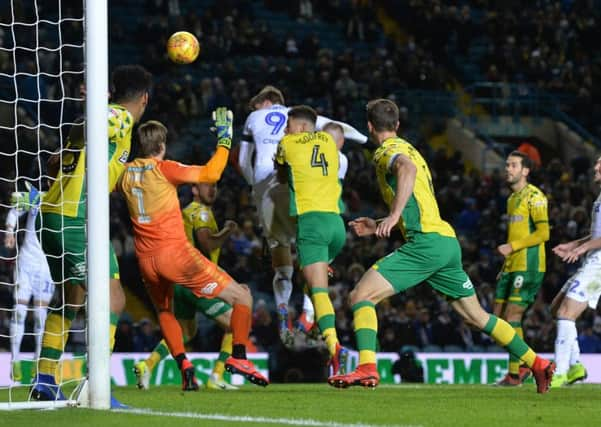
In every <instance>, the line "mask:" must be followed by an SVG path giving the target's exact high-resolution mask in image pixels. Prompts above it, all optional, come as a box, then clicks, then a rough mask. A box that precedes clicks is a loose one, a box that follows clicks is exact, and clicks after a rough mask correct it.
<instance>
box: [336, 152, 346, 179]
mask: <svg viewBox="0 0 601 427" xmlns="http://www.w3.org/2000/svg"><path fill="white" fill-rule="evenodd" d="M338 163H339V167H338V179H340V180H344V177H345V176H346V171H347V170H348V158H347V157H346V156H345V155H344V154H342V153H341V152H340V151H339V152H338Z"/></svg>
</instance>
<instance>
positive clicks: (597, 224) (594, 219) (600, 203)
mask: <svg viewBox="0 0 601 427" xmlns="http://www.w3.org/2000/svg"><path fill="white" fill-rule="evenodd" d="M599 210H601V193H599V196H597V200H595V203H593V211H592V212H591V239H598V238H599V237H601V215H599Z"/></svg>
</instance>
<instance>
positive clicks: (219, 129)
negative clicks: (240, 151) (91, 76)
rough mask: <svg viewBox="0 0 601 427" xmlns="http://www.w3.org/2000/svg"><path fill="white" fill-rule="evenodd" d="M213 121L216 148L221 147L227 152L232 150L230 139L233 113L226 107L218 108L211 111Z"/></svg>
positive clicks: (232, 132)
mask: <svg viewBox="0 0 601 427" xmlns="http://www.w3.org/2000/svg"><path fill="white" fill-rule="evenodd" d="M213 121H214V122H215V127H214V129H215V132H216V133H217V146H220V145H221V146H222V147H225V148H227V149H228V150H229V149H230V148H232V137H233V136H234V130H233V128H232V124H233V123H234V113H232V112H231V111H230V110H228V109H227V108H226V107H219V108H217V109H216V110H215V111H213Z"/></svg>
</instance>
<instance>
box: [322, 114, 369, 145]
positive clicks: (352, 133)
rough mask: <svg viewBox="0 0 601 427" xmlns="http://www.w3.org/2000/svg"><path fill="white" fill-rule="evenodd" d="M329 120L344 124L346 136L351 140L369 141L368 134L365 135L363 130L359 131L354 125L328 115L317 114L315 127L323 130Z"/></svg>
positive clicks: (362, 142)
mask: <svg viewBox="0 0 601 427" xmlns="http://www.w3.org/2000/svg"><path fill="white" fill-rule="evenodd" d="M329 122H334V123H337V124H339V125H340V126H342V129H343V131H344V137H345V138H346V139H350V140H351V141H355V142H358V143H359V144H365V143H366V142H367V135H363V134H362V133H361V132H359V131H358V130H357V129H355V128H354V127H353V126H351V125H349V124H348V123H344V122H338V121H336V120H332V119H328V118H327V117H324V116H317V122H316V123H315V128H316V129H317V130H321V129H322V128H323V127H324V126H325V125H326V124H327V123H329Z"/></svg>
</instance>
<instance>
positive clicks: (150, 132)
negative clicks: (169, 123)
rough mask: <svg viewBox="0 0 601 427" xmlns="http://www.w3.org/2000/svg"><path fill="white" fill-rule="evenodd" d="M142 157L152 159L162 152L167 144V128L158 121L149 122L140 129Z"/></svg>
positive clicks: (139, 137)
mask: <svg viewBox="0 0 601 427" xmlns="http://www.w3.org/2000/svg"><path fill="white" fill-rule="evenodd" d="M138 140H139V142H140V157H152V156H155V155H157V154H159V153H160V152H161V150H162V149H163V145H165V144H166V143H167V128H166V127H165V125H164V124H162V123H161V122H159V121H157V120H149V121H147V122H145V123H142V124H141V125H140V127H139V128H138Z"/></svg>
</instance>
